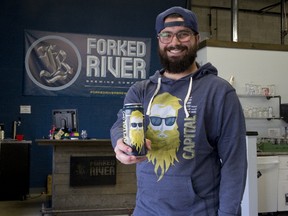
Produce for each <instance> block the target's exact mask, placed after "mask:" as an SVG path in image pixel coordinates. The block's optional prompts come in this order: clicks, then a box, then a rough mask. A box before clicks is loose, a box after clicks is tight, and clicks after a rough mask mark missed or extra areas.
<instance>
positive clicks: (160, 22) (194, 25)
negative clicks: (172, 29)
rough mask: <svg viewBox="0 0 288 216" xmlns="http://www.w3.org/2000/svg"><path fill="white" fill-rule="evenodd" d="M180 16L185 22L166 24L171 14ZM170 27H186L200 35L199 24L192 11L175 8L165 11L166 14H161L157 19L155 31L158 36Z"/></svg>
mask: <svg viewBox="0 0 288 216" xmlns="http://www.w3.org/2000/svg"><path fill="white" fill-rule="evenodd" d="M174 13H176V14H179V15H181V16H182V17H183V19H184V21H183V22H171V23H165V21H164V20H165V18H166V17H167V16H168V15H170V14H174ZM168 26H185V27H188V28H190V29H192V30H193V31H194V32H195V33H198V22H197V17H196V15H195V13H193V12H192V11H191V10H188V9H185V8H182V7H179V6H175V7H172V8H169V9H167V10H165V11H164V12H162V13H160V14H159V15H158V16H157V18H156V23H155V29H156V32H157V34H158V33H159V32H160V31H162V30H163V29H164V28H166V27H168Z"/></svg>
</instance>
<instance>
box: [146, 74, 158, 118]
mask: <svg viewBox="0 0 288 216" xmlns="http://www.w3.org/2000/svg"><path fill="white" fill-rule="evenodd" d="M160 87H161V77H159V78H158V81H157V88H156V90H155V92H154V94H153V96H152V97H151V99H150V101H149V104H148V107H147V112H146V115H148V116H149V115H150V111H151V105H152V102H153V99H154V97H155V96H156V94H157V93H158V91H159V89H160Z"/></svg>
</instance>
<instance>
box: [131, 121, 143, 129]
mask: <svg viewBox="0 0 288 216" xmlns="http://www.w3.org/2000/svg"><path fill="white" fill-rule="evenodd" d="M137 126H138V127H139V128H141V127H143V123H141V122H140V123H135V122H133V123H131V127H132V128H136V127H137Z"/></svg>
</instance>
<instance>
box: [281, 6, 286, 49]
mask: <svg viewBox="0 0 288 216" xmlns="http://www.w3.org/2000/svg"><path fill="white" fill-rule="evenodd" d="M285 2H286V1H285V0H281V44H284V42H285V36H286V35H287V17H286V7H285Z"/></svg>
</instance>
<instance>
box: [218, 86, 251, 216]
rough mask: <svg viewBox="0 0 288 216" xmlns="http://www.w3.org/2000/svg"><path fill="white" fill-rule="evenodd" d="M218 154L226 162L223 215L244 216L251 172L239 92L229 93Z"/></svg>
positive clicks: (220, 198)
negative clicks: (247, 177) (243, 204)
mask: <svg viewBox="0 0 288 216" xmlns="http://www.w3.org/2000/svg"><path fill="white" fill-rule="evenodd" d="M220 115H221V120H220V121H221V128H220V137H219V140H218V152H219V156H220V158H221V161H222V168H221V182H220V192H219V211H218V215H219V216H232V215H233V216H236V215H237V216H238V215H239V216H240V215H241V201H242V196H243V193H244V189H245V183H246V172H247V155H246V128H245V119H244V115H243V111H242V107H241V105H240V101H239V98H238V96H237V95H236V92H235V91H230V92H229V93H227V95H226V98H225V101H224V104H223V109H222V114H220Z"/></svg>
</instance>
